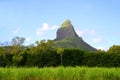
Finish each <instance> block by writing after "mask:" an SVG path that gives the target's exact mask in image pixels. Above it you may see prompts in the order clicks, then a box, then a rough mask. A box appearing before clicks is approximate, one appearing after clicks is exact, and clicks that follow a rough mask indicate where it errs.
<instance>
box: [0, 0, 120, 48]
mask: <svg viewBox="0 0 120 80" xmlns="http://www.w3.org/2000/svg"><path fill="white" fill-rule="evenodd" d="M119 4H120V0H0V42H5V41H11V39H12V38H13V37H15V36H20V37H25V38H26V42H25V44H26V45H28V44H32V43H34V42H35V41H37V40H43V39H52V40H53V39H55V37H56V31H57V29H58V28H59V27H60V25H61V23H62V22H63V21H64V20H66V19H69V20H71V22H72V24H73V26H74V28H75V30H76V32H77V33H78V35H79V36H81V37H82V38H83V40H84V41H86V42H87V43H88V44H90V45H91V46H93V47H95V48H100V49H104V50H107V49H108V48H109V47H111V46H112V45H120V40H119V39H120V38H119V37H120V31H119V30H120V5H119Z"/></svg>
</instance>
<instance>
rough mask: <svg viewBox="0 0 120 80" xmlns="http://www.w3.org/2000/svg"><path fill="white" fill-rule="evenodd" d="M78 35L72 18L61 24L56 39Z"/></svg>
mask: <svg viewBox="0 0 120 80" xmlns="http://www.w3.org/2000/svg"><path fill="white" fill-rule="evenodd" d="M74 37H78V35H77V34H76V32H75V30H74V28H73V25H72V24H71V21H70V20H66V21H64V22H63V23H62V24H61V27H60V28H59V29H58V30H57V38H56V40H62V39H64V38H74Z"/></svg>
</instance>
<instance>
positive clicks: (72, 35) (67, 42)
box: [53, 20, 96, 51]
mask: <svg viewBox="0 0 120 80" xmlns="http://www.w3.org/2000/svg"><path fill="white" fill-rule="evenodd" d="M53 43H54V46H55V48H59V47H61V48H78V49H82V50H89V51H96V49H95V48H93V47H92V46H90V45H89V44H87V43H86V42H85V41H84V40H83V39H82V38H81V37H79V36H78V35H77V33H76V32H75V30H74V27H73V25H72V24H71V21H70V20H66V21H64V22H63V23H62V24H61V27H60V28H59V29H58V30H57V37H56V39H55V40H54V41H53Z"/></svg>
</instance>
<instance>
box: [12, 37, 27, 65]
mask: <svg viewBox="0 0 120 80" xmlns="http://www.w3.org/2000/svg"><path fill="white" fill-rule="evenodd" d="M24 42H25V38H23V37H18V36H17V37H15V38H13V39H12V42H11V43H12V51H11V54H13V57H12V61H13V65H14V66H16V65H18V64H19V63H20V61H21V60H22V59H23V57H22V53H23V50H24V46H23V43H24Z"/></svg>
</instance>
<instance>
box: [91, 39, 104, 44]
mask: <svg viewBox="0 0 120 80" xmlns="http://www.w3.org/2000/svg"><path fill="white" fill-rule="evenodd" d="M102 41H103V39H102V38H94V39H93V40H92V42H94V43H99V42H102Z"/></svg>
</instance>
